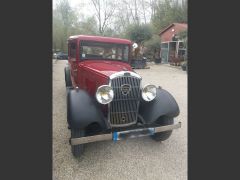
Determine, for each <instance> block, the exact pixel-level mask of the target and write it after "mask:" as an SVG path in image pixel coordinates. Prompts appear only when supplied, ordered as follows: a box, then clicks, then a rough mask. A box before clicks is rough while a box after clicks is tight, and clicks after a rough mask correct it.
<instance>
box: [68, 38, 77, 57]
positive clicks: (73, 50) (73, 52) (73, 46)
mask: <svg viewBox="0 0 240 180" xmlns="http://www.w3.org/2000/svg"><path fill="white" fill-rule="evenodd" d="M76 45H77V44H76V43H75V42H71V43H70V47H69V50H70V58H73V59H75V60H76V49H77V47H76Z"/></svg>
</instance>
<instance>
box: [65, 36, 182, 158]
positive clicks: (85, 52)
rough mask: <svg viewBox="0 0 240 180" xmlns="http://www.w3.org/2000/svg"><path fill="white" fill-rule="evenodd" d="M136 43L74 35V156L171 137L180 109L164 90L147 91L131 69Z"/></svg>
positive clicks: (69, 71) (70, 87) (70, 73)
mask: <svg viewBox="0 0 240 180" xmlns="http://www.w3.org/2000/svg"><path fill="white" fill-rule="evenodd" d="M131 52H132V42H131V41H130V40H127V39H119V38H110V37H100V36H85V35H76V36H71V37H69V39H68V66H67V67H65V82H66V88H67V122H68V125H69V129H70V130H71V138H70V144H71V147H72V153H73V155H74V156H76V157H78V156H80V155H81V154H82V153H83V145H84V144H86V143H90V142H95V141H103V140H110V139H112V140H114V141H117V140H120V139H125V138H127V137H130V138H132V137H139V136H145V135H149V136H151V137H152V138H153V139H155V140H157V141H163V140H166V139H167V138H169V137H170V135H171V133H172V130H173V129H176V128H179V127H180V126H181V123H180V122H179V123H174V118H175V117H176V116H178V114H179V107H178V104H177V102H176V101H175V99H174V98H173V96H172V95H171V94H170V93H169V92H168V91H166V90H164V89H162V88H161V87H156V86H154V85H145V86H144V85H143V84H142V78H141V77H140V75H138V74H137V73H136V72H134V71H133V69H132V67H131Z"/></svg>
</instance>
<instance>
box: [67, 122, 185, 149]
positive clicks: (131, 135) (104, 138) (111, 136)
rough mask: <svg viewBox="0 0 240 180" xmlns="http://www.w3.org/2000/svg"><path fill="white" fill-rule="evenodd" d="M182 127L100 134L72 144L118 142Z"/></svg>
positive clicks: (168, 126) (76, 139) (83, 138)
mask: <svg viewBox="0 0 240 180" xmlns="http://www.w3.org/2000/svg"><path fill="white" fill-rule="evenodd" d="M180 127H181V122H178V123H176V124H172V125H167V126H160V127H154V128H144V129H133V130H129V131H119V132H113V133H108V134H100V135H95V136H87V137H81V138H71V139H70V144H71V145H79V144H86V143H91V142H97V141H107V140H113V141H117V140H121V139H125V138H135V137H142V136H150V135H153V134H154V133H158V132H164V131H169V130H173V129H177V128H180Z"/></svg>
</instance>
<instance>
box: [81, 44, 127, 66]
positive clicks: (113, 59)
mask: <svg viewBox="0 0 240 180" xmlns="http://www.w3.org/2000/svg"><path fill="white" fill-rule="evenodd" d="M88 43H89V44H88ZM85 44H87V45H85ZM94 44H102V45H106V46H109V45H110V47H111V45H112V46H114V47H115V48H121V49H122V58H121V59H117V58H112V59H111V58H104V57H100V58H99V57H96V58H94V57H89V58H82V51H83V46H89V47H91V46H94ZM99 47H104V46H99ZM124 47H127V53H128V54H127V59H126V60H125V59H124V54H125V52H124ZM130 48H131V46H130V44H124V43H113V42H102V41H91V40H81V41H79V48H78V51H79V60H80V61H89V60H103V61H120V62H125V63H129V62H130ZM115 55H117V53H116V54H115Z"/></svg>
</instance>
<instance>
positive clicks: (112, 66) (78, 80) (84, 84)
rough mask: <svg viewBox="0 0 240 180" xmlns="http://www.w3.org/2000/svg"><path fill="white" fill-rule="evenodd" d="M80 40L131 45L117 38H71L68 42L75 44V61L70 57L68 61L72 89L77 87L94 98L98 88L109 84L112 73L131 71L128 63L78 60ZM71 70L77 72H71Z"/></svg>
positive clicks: (79, 36) (81, 36) (129, 42)
mask: <svg viewBox="0 0 240 180" xmlns="http://www.w3.org/2000/svg"><path fill="white" fill-rule="evenodd" d="M81 40H89V41H98V42H108V43H116V44H128V45H129V46H131V44H132V42H131V41H129V40H126V39H119V38H109V37H100V36H84V35H78V36H71V37H70V38H69V40H68V42H69V43H70V42H73V41H76V43H77V55H76V60H75V61H74V60H72V59H71V58H70V57H69V59H68V61H69V64H70V66H71V67H70V69H71V79H72V82H73V86H74V87H76V86H78V87H79V88H80V89H84V90H86V91H87V92H88V93H89V94H90V95H92V96H94V95H95V93H96V90H97V88H98V87H99V86H101V85H105V84H108V83H109V77H110V76H111V75H112V74H113V73H116V72H119V71H133V70H132V68H131V66H130V64H129V62H124V61H114V60H79V49H80V47H79V46H80V43H79V42H80V41H81ZM130 49H131V48H129V55H130ZM69 56H70V55H69ZM129 59H130V58H129ZM73 70H77V71H75V72H73Z"/></svg>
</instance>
